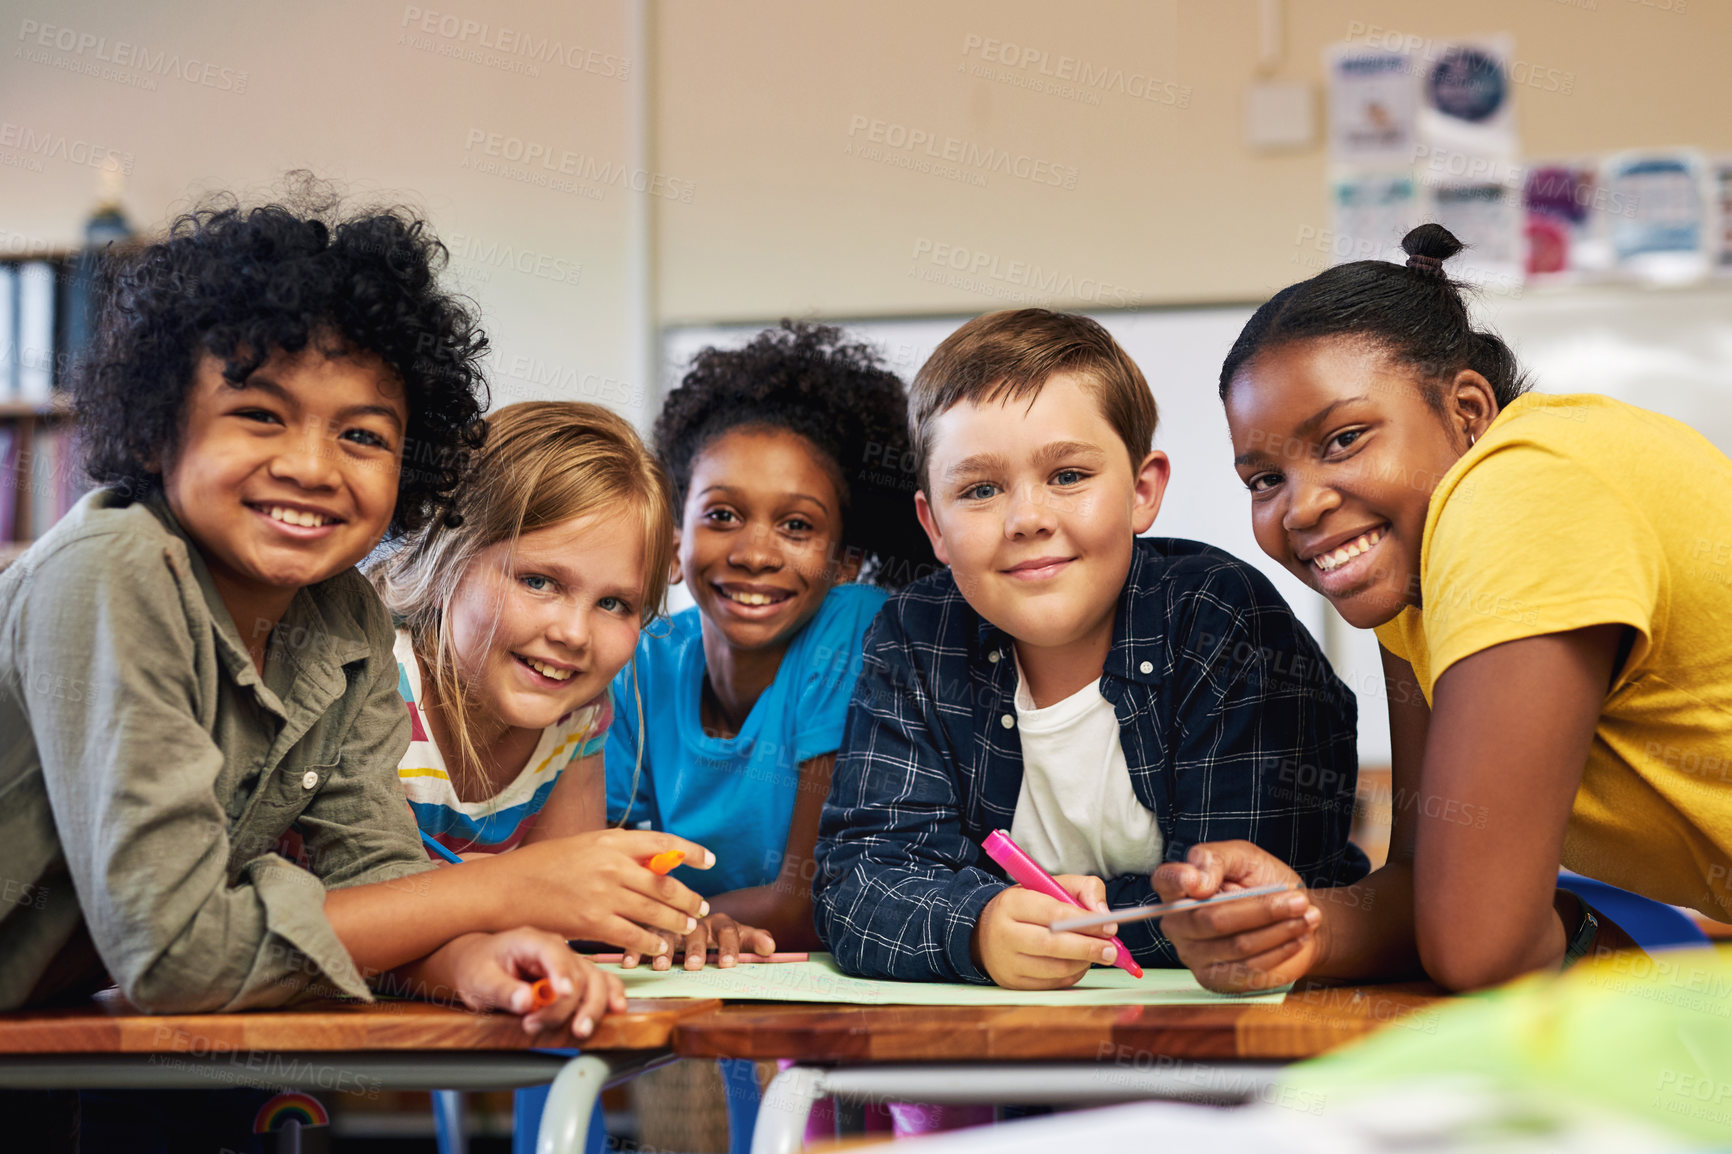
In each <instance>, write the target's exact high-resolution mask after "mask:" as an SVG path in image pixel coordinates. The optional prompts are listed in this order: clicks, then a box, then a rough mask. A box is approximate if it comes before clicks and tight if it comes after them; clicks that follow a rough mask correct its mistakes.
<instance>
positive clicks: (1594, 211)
mask: <svg viewBox="0 0 1732 1154" xmlns="http://www.w3.org/2000/svg"><path fill="white" fill-rule="evenodd" d="M1522 210H1523V213H1524V216H1525V219H1524V221H1523V231H1524V232H1525V234H1526V241H1527V274H1528V276H1529V277H1532V278H1533V279H1534V280H1535V281H1538V282H1540V283H1546V282H1554V283H1562V282H1568V281H1581V280H1590V279H1594V278H1597V277H1601V276H1604V275H1605V273H1606V272H1607V271H1608V270H1609V269H1610V268H1611V266H1612V249H1611V242H1610V240H1609V239H1608V234H1607V224H1606V220H1607V218H1608V217H1609V216H1611V215H1613V214H1616V213H1620V212H1622V211H1623V205H1622V202H1621V200H1614V199H1613V197H1612V195H1611V192H1610V190H1609V189H1607V188H1606V186H1605V185H1604V184H1603V183H1601V180H1600V166H1599V164H1598V163H1597V162H1596V161H1592V160H1556V161H1544V162H1540V163H1537V164H1534V165H1532V166H1531V167H1529V168H1528V170H1527V176H1526V180H1525V181H1524V183H1523V186H1522Z"/></svg>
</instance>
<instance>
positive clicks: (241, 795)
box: [0, 187, 704, 1036]
mask: <svg viewBox="0 0 1732 1154" xmlns="http://www.w3.org/2000/svg"><path fill="white" fill-rule="evenodd" d="M316 191H317V189H316V187H315V188H314V192H315V193H316ZM333 208H334V205H333V203H332V202H331V201H330V200H329V199H328V198H327V199H326V200H324V201H323V202H321V203H316V204H311V205H310V207H308V208H301V209H296V208H286V207H282V206H274V205H273V206H267V207H260V208H254V209H250V210H247V209H242V208H240V207H238V206H236V205H235V204H233V203H232V202H229V203H225V204H220V205H218V206H217V207H214V208H208V209H203V210H200V211H197V212H194V213H191V214H189V215H187V216H184V217H182V218H180V219H179V220H178V221H176V222H175V224H174V225H173V226H172V227H171V228H170V230H169V232H168V235H167V236H166V237H165V238H164V239H162V240H160V241H158V242H157V243H154V244H151V245H149V246H147V247H145V248H144V249H142V250H141V251H139V252H137V253H136V254H133V255H131V256H129V257H126V258H123V259H121V260H120V261H119V262H118V263H117V264H116V266H115V267H114V268H113V269H111V270H110V272H109V274H108V275H107V277H106V283H105V289H106V297H105V302H104V308H103V312H102V320H101V327H100V336H99V338H98V341H97V343H96V346H95V350H94V353H93V354H92V356H91V358H90V359H89V361H88V363H87V364H86V365H85V366H83V368H82V371H81V374H80V376H79V379H78V381H77V383H76V386H75V393H76V401H77V409H78V414H79V418H80V423H81V428H82V432H83V434H84V438H85V443H86V444H87V445H88V446H89V449H90V459H89V468H90V471H91V474H92V476H93V477H94V478H95V479H96V480H98V481H99V482H102V483H103V484H102V487H100V488H98V489H96V490H95V491H94V492H92V493H91V494H89V495H87V496H86V497H85V498H84V500H82V501H81V502H79V504H78V506H77V507H76V508H74V509H73V511H72V512H71V513H69V514H68V515H67V516H66V518H65V519H63V520H62V521H61V522H60V523H59V524H58V525H56V526H55V527H54V528H53V529H51V530H50V531H49V532H48V533H47V534H45V535H44V536H43V537H42V539H41V540H39V541H38V542H37V543H36V544H35V545H34V546H33V547H32V548H31V549H30V550H29V551H28V552H26V553H25V554H24V555H23V557H22V558H20V559H19V560H18V561H17V562H16V563H15V564H14V565H13V566H12V568H11V569H9V570H8V571H7V572H6V573H5V574H4V576H3V577H0V622H3V623H4V627H3V633H0V635H3V637H4V641H3V642H0V795H3V796H4V797H5V798H6V800H7V804H6V805H5V807H4V809H3V811H0V875H3V876H5V877H6V878H8V879H13V880H14V882H16V883H17V884H19V885H21V886H22V890H21V892H22V893H25V894H28V895H29V899H28V900H26V901H16V900H14V901H9V902H7V903H5V904H4V905H0V1009H10V1008H12V1007H16V1006H20V1005H29V1004H38V1003H42V1002H46V1001H50V1000H64V999H68V998H77V997H80V996H83V995H85V994H88V993H89V992H90V991H92V990H95V989H98V988H100V987H101V986H103V985H106V984H107V983H108V982H109V981H111V980H112V981H116V982H118V983H119V985H120V988H121V991H122V992H123V993H124V994H125V995H126V996H127V997H128V998H129V999H130V1000H131V1001H132V1002H133V1003H134V1004H135V1005H138V1006H139V1007H141V1008H143V1009H146V1010H151V1011H157V1012H185V1011H197V1010H235V1009H242V1008H247V1007H252V1006H264V1005H271V1004H275V1003H281V1002H285V1001H289V1000H291V999H293V998H295V997H297V996H299V995H301V994H303V993H309V992H330V991H340V992H342V993H346V994H349V995H352V996H355V997H359V998H363V999H365V998H368V997H369V996H370V995H369V981H370V980H372V979H375V978H377V977H378V976H379V975H382V974H387V972H391V973H390V974H388V976H389V977H390V979H391V982H390V984H391V985H392V986H393V987H394V988H398V989H401V990H405V991H408V992H414V993H418V994H421V995H422V996H442V997H444V998H447V999H461V1000H462V1001H464V1002H466V1003H467V1004H469V1005H471V1006H475V1007H498V1008H503V1009H510V1010H513V1011H515V1012H518V1013H525V1014H526V1016H525V1020H524V1025H525V1028H526V1029H528V1030H531V1031H535V1030H541V1029H547V1028H554V1027H560V1026H565V1025H567V1024H570V1025H571V1027H572V1029H573V1032H575V1033H577V1034H578V1035H579V1036H582V1035H583V1034H586V1033H587V1032H588V1030H589V1028H590V1026H591V1024H592V1023H593V1022H594V1021H595V1020H596V1019H597V1018H598V1017H599V1016H600V1015H601V1014H602V1013H604V1012H606V1010H607V1009H608V1008H609V1007H610V1006H612V1007H615V1008H617V1007H619V1006H622V1005H623V995H622V994H621V991H620V987H619V985H618V983H617V981H616V980H614V979H611V978H606V977H604V976H602V975H601V974H600V973H599V972H598V971H596V970H594V969H593V968H592V967H590V966H589V965H588V964H587V963H586V962H584V961H583V960H582V959H580V958H578V957H577V956H576V955H575V954H573V953H572V952H571V951H570V950H569V949H568V948H567V947H566V945H565V941H564V938H565V937H566V936H567V935H566V934H564V933H561V932H560V931H563V930H566V929H568V928H574V926H575V923H573V922H571V920H570V917H569V914H570V912H571V910H572V909H574V908H577V907H578V906H580V905H581V904H582V903H583V901H584V900H585V894H584V892H583V890H584V888H585V886H589V887H590V889H591V890H592V891H593V886H594V884H595V882H594V879H585V878H582V877H576V876H573V873H574V871H573V870H572V869H571V868H569V862H568V861H567V860H566V859H567V858H568V857H569V853H567V852H566V851H565V849H564V848H563V847H562V845H561V843H559V842H557V841H551V842H549V843H547V845H548V847H549V848H548V849H547V850H545V851H544V852H541V853H540V854H539V855H536V854H530V855H528V856H525V855H524V854H522V853H519V854H513V855H511V860H510V861H508V862H507V861H501V862H498V863H492V862H485V863H475V864H473V865H471V866H468V867H466V868H464V869H462V870H455V869H454V870H436V869H434V867H433V866H432V865H431V863H429V861H428V860H427V855H426V852H425V850H424V849H423V848H422V846H421V842H420V838H419V835H418V833H417V830H416V827H415V822H414V819H413V817H412V816H411V815H410V813H409V810H408V808H407V807H406V806H405V805H404V804H403V798H402V793H401V790H400V788H399V786H398V784H397V777H396V768H397V761H398V759H399V757H400V756H401V755H402V753H403V751H404V750H405V749H406V748H407V746H408V741H409V729H410V723H409V717H408V715H407V713H406V712H405V711H404V709H403V702H402V699H401V698H400V696H399V695H398V671H397V664H396V661H395V659H394V658H393V656H392V641H393V634H392V628H391V621H390V618H389V616H388V614H387V613H386V611H385V609H384V607H383V606H382V605H381V604H380V602H379V600H378V598H377V596H376V595H375V594H374V593H373V591H372V589H371V587H370V586H369V585H368V583H367V582H366V580H365V579H363V578H362V577H361V576H360V574H359V573H357V572H356V571H355V564H356V562H358V561H359V560H361V558H362V557H364V556H365V555H366V554H367V553H368V552H369V551H370V550H372V549H373V547H374V546H375V545H377V544H378V542H379V541H380V539H381V537H382V536H383V535H384V534H385V532H386V530H387V529H388V528H392V527H394V528H397V529H399V530H406V529H410V528H413V527H415V526H417V525H420V524H422V523H424V522H426V521H427V520H428V519H429V518H431V517H433V516H436V515H438V514H439V513H440V512H441V511H442V509H443V507H444V505H445V504H446V502H447V499H448V498H449V497H450V495H451V493H452V491H453V490H454V488H455V487H456V485H457V484H458V482H459V481H460V479H461V477H462V474H463V469H464V464H465V457H466V455H467V454H468V453H469V451H470V450H471V449H472V448H473V447H474V446H475V445H476V444H477V443H478V440H479V437H480V435H481V432H482V422H481V419H480V414H481V412H482V408H483V405H484V403H485V397H486V388H485V385H484V382H483V378H482V372H481V366H480V358H481V355H482V353H483V352H484V350H485V349H486V347H487V340H486V337H485V336H484V334H483V333H482V331H481V329H480V328H479V327H478V325H477V321H476V318H475V316H474V314H473V312H472V311H471V309H470V308H469V307H468V306H467V305H466V304H465V303H464V302H463V301H461V300H460V299H458V298H456V297H453V296H452V295H450V294H449V293H447V292H445V291H444V290H442V289H441V288H440V287H439V285H438V282H437V273H438V271H439V270H440V268H441V267H442V266H443V264H444V262H445V259H446V253H445V249H444V247H443V246H442V245H441V244H440V243H439V242H438V240H437V239H435V238H434V236H433V235H432V234H431V233H430V232H429V231H428V229H427V227H426V225H425V223H424V222H423V221H421V220H419V219H417V218H416V217H415V216H414V215H413V214H412V213H410V212H408V211H407V210H402V209H396V210H390V211H380V212H370V213H365V214H361V215H356V216H352V217H350V218H348V219H336V220H334V221H333V222H330V223H328V222H327V220H326V219H325V218H326V217H328V216H331V215H332V210H333ZM291 830H292V831H294V832H296V833H298V834H299V835H300V837H301V839H302V843H303V846H304V861H305V862H306V863H307V864H306V868H301V867H299V866H297V865H294V864H292V863H291V862H289V861H288V860H286V859H285V858H284V857H282V856H280V855H279V854H277V853H276V852H273V851H274V847H276V846H277V845H278V844H279V839H281V838H282V837H283V835H284V834H285V833H288V832H290V831H291ZM670 840H672V839H670ZM684 848H686V849H688V850H693V851H695V853H696V856H697V857H698V858H700V859H701V858H702V857H703V856H704V854H703V851H702V850H699V849H697V848H696V847H691V846H685V847H684ZM698 864H700V865H701V864H702V862H701V861H700V862H699V863H698ZM658 880H659V879H658ZM507 887H510V888H511V891H512V897H513V901H512V902H510V903H505V902H501V901H499V900H498V898H499V894H500V893H501V892H502V891H503V890H504V889H505V888H507ZM667 888H668V890H669V891H670V892H672V891H673V890H674V889H676V888H683V887H671V886H670V887H667ZM644 905H645V908H646V910H648V909H649V908H650V907H649V903H644ZM685 905H686V906H688V907H689V909H682V910H680V911H679V912H678V916H677V920H674V922H673V924H674V925H675V926H677V927H680V928H683V927H684V926H685V925H686V924H687V922H688V920H689V915H690V914H691V913H695V912H696V910H697V908H698V905H699V899H698V898H697V897H696V895H689V894H688V895H687V900H686V901H685ZM658 908H659V907H658ZM667 912H669V913H672V911H667ZM648 920H653V914H652V915H651V919H648ZM526 926H535V927H539V928H536V929H528V928H522V927H526ZM475 931H482V932H475ZM546 931H553V932H546ZM540 977H546V978H548V979H550V980H551V983H552V986H553V988H554V990H555V992H556V993H557V995H558V997H557V1000H556V1001H555V1002H554V1003H553V1004H552V1005H551V1006H547V1007H545V1008H542V1009H533V1008H532V1003H533V1002H534V1001H535V1000H536V999H535V998H534V995H533V992H532V990H531V988H530V983H531V982H532V981H534V980H535V979H537V978H540Z"/></svg>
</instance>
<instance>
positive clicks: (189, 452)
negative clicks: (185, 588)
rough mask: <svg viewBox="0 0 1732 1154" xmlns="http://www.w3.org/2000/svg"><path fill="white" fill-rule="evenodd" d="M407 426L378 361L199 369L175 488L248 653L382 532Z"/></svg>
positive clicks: (166, 477) (308, 352) (171, 476)
mask: <svg viewBox="0 0 1732 1154" xmlns="http://www.w3.org/2000/svg"><path fill="white" fill-rule="evenodd" d="M408 420H409V408H408V403H407V401H406V400H405V398H404V393H403V387H402V385H401V383H400V382H399V381H398V380H397V378H396V376H395V374H394V373H392V372H391V371H390V370H389V369H388V368H387V367H386V366H385V364H384V362H383V361H381V360H380V359H379V358H378V357H376V356H374V355H372V354H370V353H365V352H355V353H345V354H343V355H340V356H335V357H330V356H326V355H325V354H324V353H322V352H320V351H319V350H318V348H317V347H316V345H309V346H308V347H307V348H306V349H304V350H302V351H301V352H300V353H297V354H294V355H287V354H284V353H282V352H281V351H279V352H277V353H276V354H274V355H273V356H271V358H270V359H269V360H267V361H266V362H265V363H264V364H262V365H260V366H259V368H258V369H257V370H255V371H254V372H253V374H252V375H251V376H250V377H248V378H247V379H246V380H245V381H243V382H242V383H241V384H240V385H239V386H236V385H232V384H230V383H229V382H228V381H227V380H225V379H224V378H223V362H222V361H221V360H219V359H218V358H216V357H214V356H211V355H209V354H205V355H204V356H203V357H202V358H201V359H200V360H199V362H198V364H197V365H196V367H195V368H194V372H193V384H192V388H191V389H190V390H189V391H188V393H187V398H186V403H185V410H184V413H183V416H182V431H181V437H180V441H179V443H178V444H177V445H176V447H175V449H174V451H173V453H172V454H170V455H169V456H168V457H167V458H166V459H165V461H164V468H163V476H162V481H163V491H164V495H165V496H166V498H167V501H168V506H169V508H170V509H171V510H172V511H173V512H174V515H175V516H176V518H178V519H179V521H180V524H181V526H182V528H183V529H184V530H185V531H186V533H187V535H188V536H189V537H191V538H192V540H193V541H194V543H195V544H197V546H198V548H199V552H200V554H202V556H203V557H204V560H205V563H206V564H207V565H208V566H209V567H210V571H211V576H212V578H213V579H214V581H215V583H216V586H217V590H218V592H219V593H220V595H221V596H222V598H223V601H224V603H225V604H226V605H227V606H228V609H229V613H230V615H231V616H232V617H233V618H234V620H235V626H236V628H237V629H239V630H240V633H241V636H242V639H243V640H246V641H247V642H248V644H249V645H250V644H252V643H253V642H254V641H256V640H257V639H258V637H259V636H260V634H261V629H262V631H263V632H266V633H268V632H269V628H270V627H271V626H274V625H275V624H276V622H277V621H278V620H279V619H280V618H281V616H282V613H283V611H284V610H286V609H287V607H288V603H289V600H290V599H291V598H292V597H293V596H294V594H295V591H296V590H298V589H301V588H303V587H305V586H307V585H313V584H316V583H317V582H320V581H324V580H326V579H328V578H330V577H333V576H335V575H336V574H338V573H340V572H342V571H343V570H344V569H347V568H349V567H351V566H353V565H355V564H356V563H357V562H359V561H360V560H361V559H362V558H363V557H365V556H366V555H367V553H368V552H369V551H370V550H371V549H372V548H373V546H375V545H377V544H378V543H379V539H380V538H381V537H383V536H384V534H385V529H386V527H387V526H388V525H389V524H390V522H391V514H392V511H393V510H394V508H395V507H396V503H397V481H398V475H399V473H400V471H401V467H402V458H403V432H404V429H405V427H406V426H407V424H408Z"/></svg>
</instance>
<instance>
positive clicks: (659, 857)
mask: <svg viewBox="0 0 1732 1154" xmlns="http://www.w3.org/2000/svg"><path fill="white" fill-rule="evenodd" d="M685 860H686V851H685V850H681V849H670V850H664V851H662V852H661V853H658V854H656V856H654V857H652V858H650V859H649V861H648V863H646V864H648V866H649V871H650V873H652V874H664V875H665V874H667V873H669V872H671V871H672V870H673V868H674V867H675V866H677V865H679V864H680V863H681V862H683V861H685Z"/></svg>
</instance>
